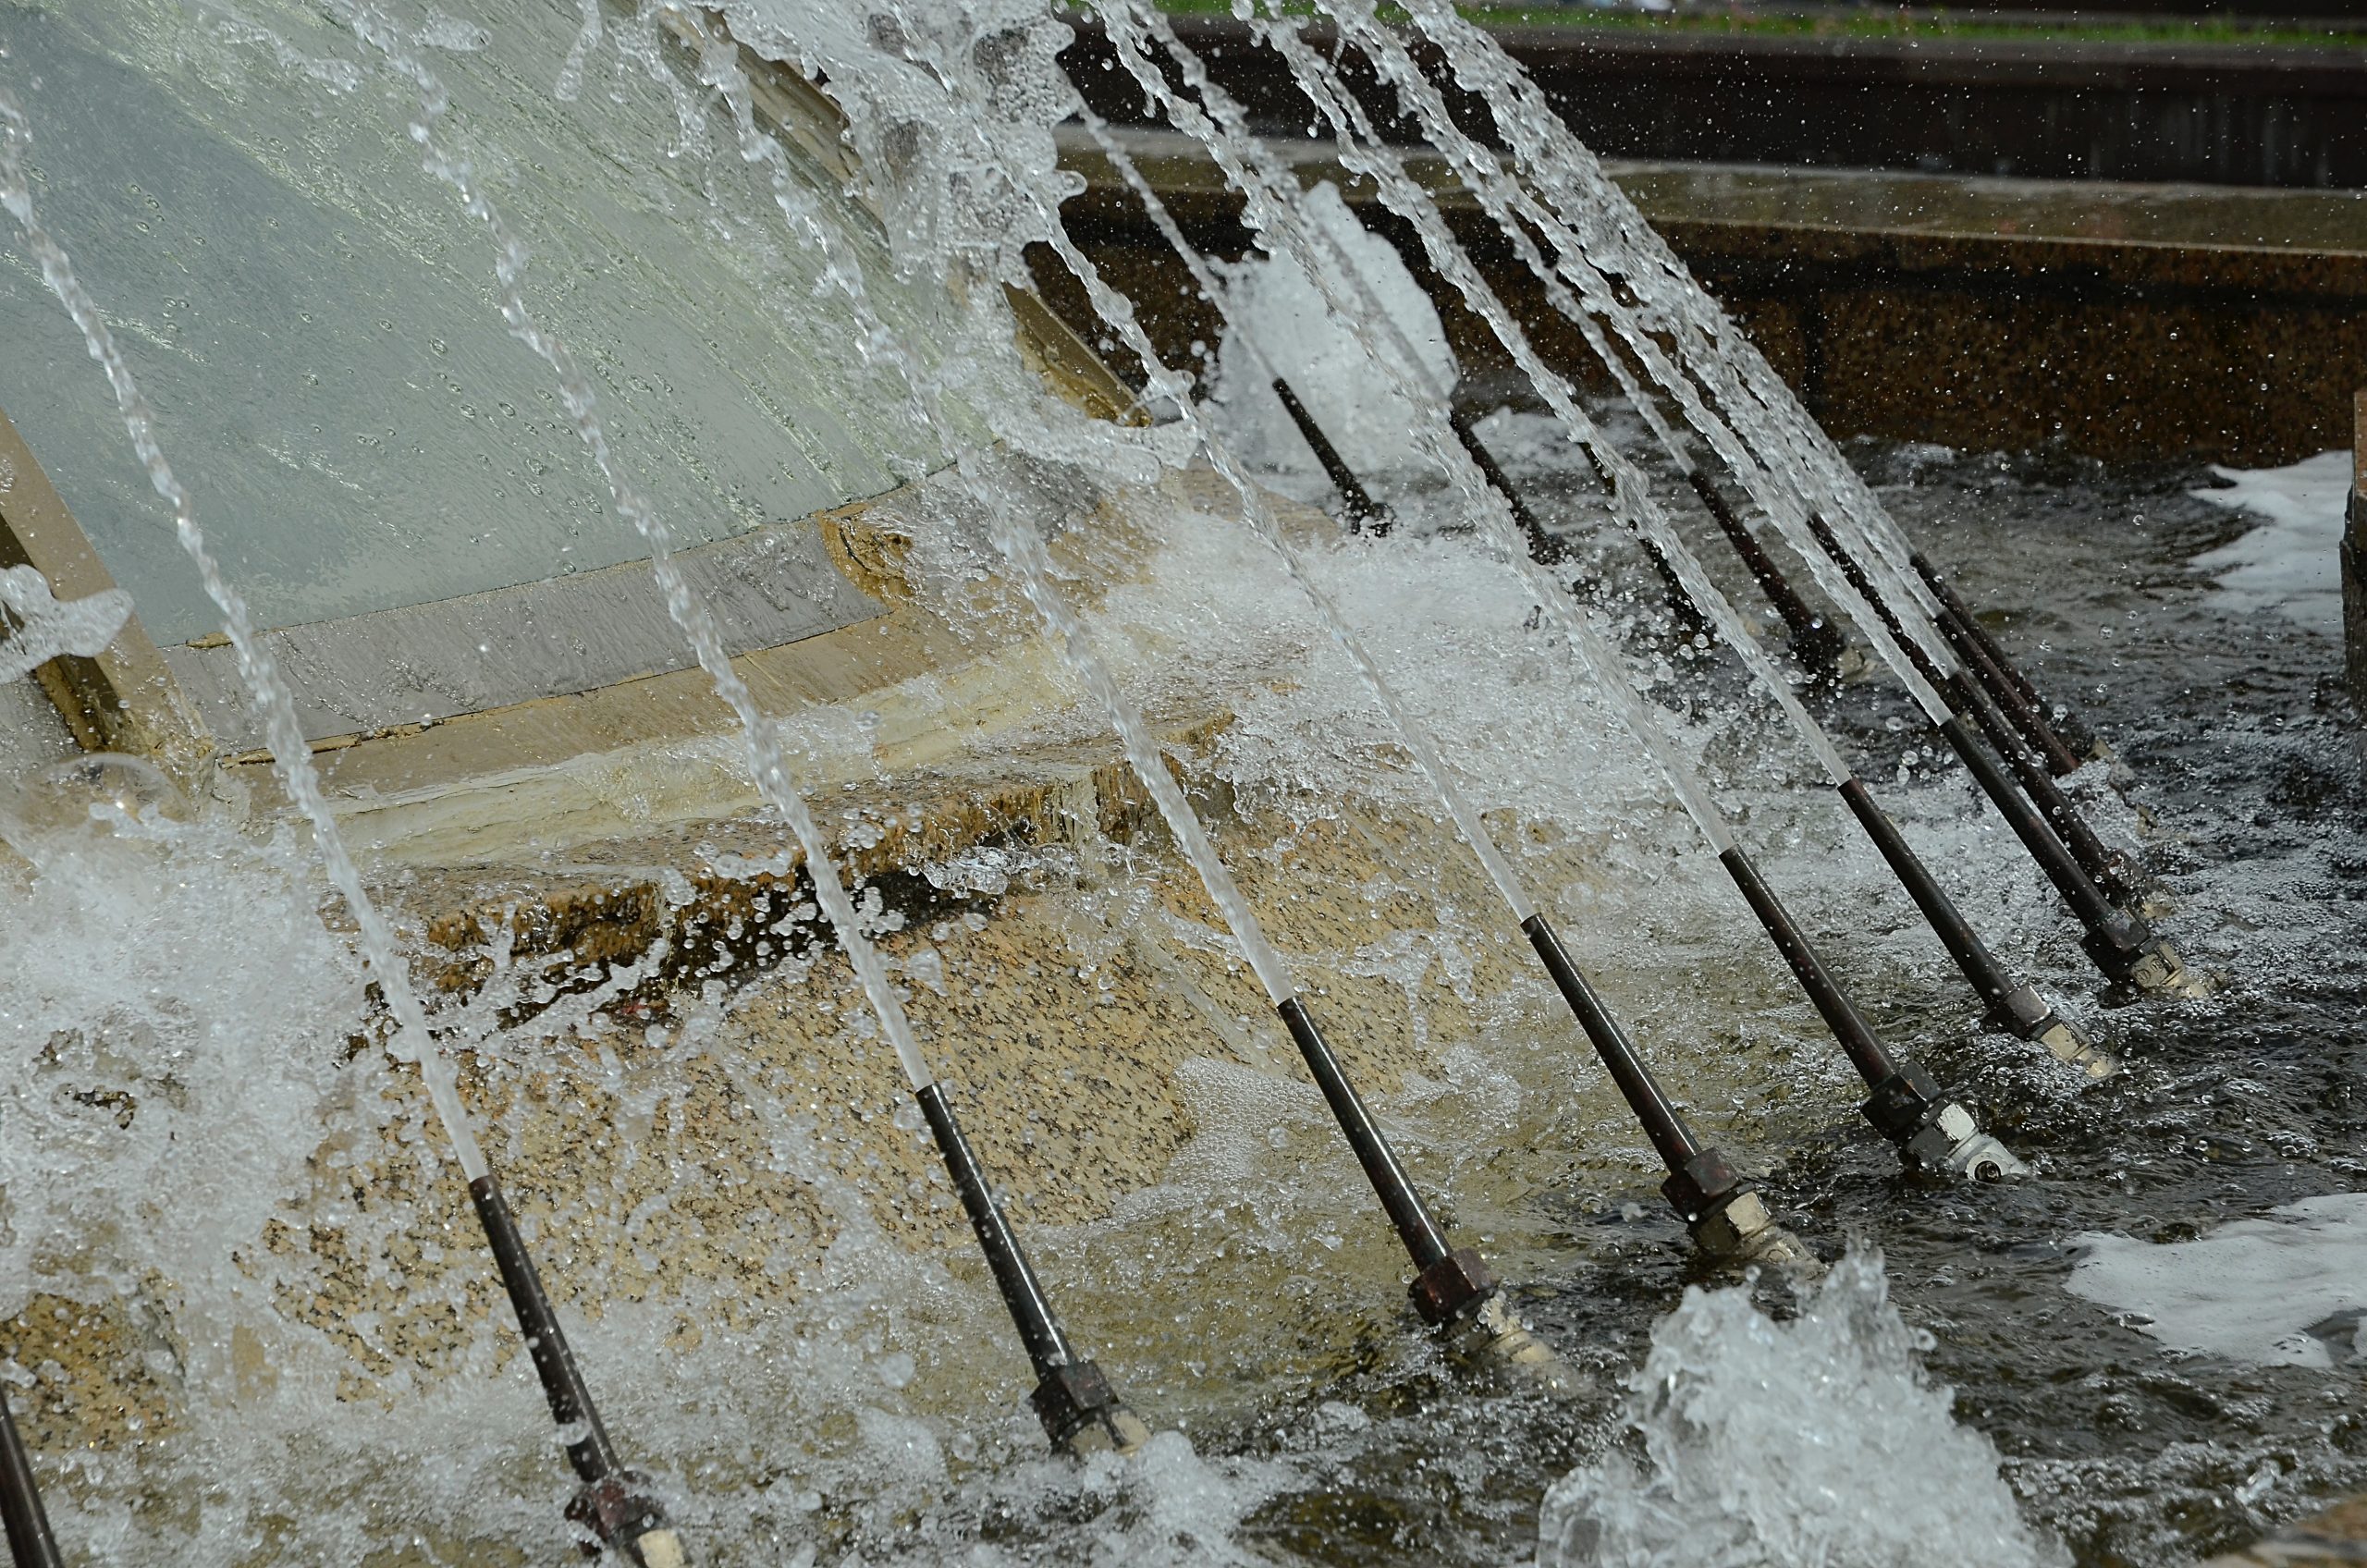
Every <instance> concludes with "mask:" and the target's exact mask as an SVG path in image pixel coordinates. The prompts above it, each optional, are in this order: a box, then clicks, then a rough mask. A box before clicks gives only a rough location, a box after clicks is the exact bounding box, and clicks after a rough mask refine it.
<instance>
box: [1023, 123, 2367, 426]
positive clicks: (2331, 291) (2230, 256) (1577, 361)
mask: <svg viewBox="0 0 2367 1568" xmlns="http://www.w3.org/2000/svg"><path fill="white" fill-rule="evenodd" d="M1128 135H1129V137H1130V141H1131V142H1132V144H1133V145H1134V147H1135V148H1136V149H1137V150H1138V153H1139V157H1138V161H1139V162H1140V164H1141V166H1142V168H1143V172H1144V174H1145V175H1146V177H1147V178H1149V179H1151V181H1152V182H1153V184H1154V185H1155V186H1156V187H1157V188H1158V189H1159V191H1160V193H1161V195H1162V197H1164V198H1165V199H1166V200H1167V202H1168V203H1169V205H1170V207H1171V209H1172V210H1173V212H1174V213H1175V215H1176V217H1177V219H1178V221H1179V222H1181V223H1182V224H1183V225H1184V228H1185V231H1186V232H1187V233H1188V234H1190V235H1191V236H1192V238H1193V239H1194V240H1195V241H1196V243H1198V244H1200V245H1202V246H1203V247H1204V248H1206V249H1208V250H1209V251H1212V252H1214V253H1216V254H1219V255H1223V256H1228V257H1230V256H1237V255H1239V254H1241V253H1242V251H1244V250H1245V248H1246V246H1247V243H1248V235H1247V234H1246V232H1245V230H1244V228H1243V227H1242V226H1241V223H1240V211H1241V204H1240V201H1239V198H1238V197H1237V196H1234V195H1233V194H1232V193H1231V192H1229V191H1227V190H1225V188H1224V186H1223V183H1222V181H1221V179H1220V178H1219V177H1218V175H1217V172H1216V171H1215V169H1214V168H1213V166H1212V165H1209V164H1208V161H1207V159H1206V157H1205V155H1203V154H1202V153H1199V151H1198V150H1197V148H1196V144H1193V143H1191V142H1189V141H1186V140H1185V139H1184V138H1182V137H1180V136H1177V135H1175V134H1173V133H1171V132H1158V131H1135V132H1129V133H1128ZM1277 151H1278V152H1279V153H1282V155H1283V156H1285V157H1286V158H1288V159H1290V160H1291V161H1292V162H1293V164H1294V166H1295V167H1296V169H1297V170H1298V173H1299V175H1300V177H1301V178H1303V179H1306V180H1310V181H1312V180H1316V179H1331V180H1334V181H1337V182H1338V183H1340V184H1341V186H1342V187H1343V190H1345V191H1346V193H1347V194H1348V196H1349V200H1350V202H1351V204H1352V205H1353V206H1355V209H1356V211H1357V213H1358V214H1359V215H1360V216H1362V217H1363V218H1364V219H1365V220H1366V221H1367V223H1368V224H1370V225H1371V226H1372V227H1373V228H1374V229H1375V230H1376V231H1378V232H1380V233H1383V234H1386V235H1389V236H1390V237H1391V238H1392V239H1394V240H1396V241H1397V243H1398V245H1399V248H1400V250H1401V251H1405V252H1406V253H1407V258H1406V259H1407V262H1408V264H1409V265H1410V266H1412V268H1413V270H1414V272H1415V274H1416V276H1417V277H1419V278H1420V279H1421V280H1422V281H1423V283H1424V284H1425V286H1426V287H1429V288H1431V290H1432V294H1433V297H1434V298H1435V297H1437V295H1438V293H1439V290H1438V288H1436V284H1435V280H1434V279H1433V278H1432V276H1431V275H1430V272H1429V267H1428V266H1427V264H1425V263H1422V261H1421V260H1420V258H1419V256H1418V254H1417V253H1415V252H1416V250H1417V248H1415V247H1412V246H1411V245H1410V243H1409V234H1408V232H1407V231H1406V230H1405V229H1404V227H1403V226H1402V225H1401V224H1399V223H1398V222H1397V221H1396V220H1395V219H1394V218H1393V217H1392V216H1391V215H1389V214H1387V213H1386V212H1385V211H1383V210H1382V209H1381V208H1380V203H1379V202H1378V200H1377V199H1376V198H1375V197H1374V195H1373V193H1372V191H1371V190H1370V189H1369V187H1367V186H1363V185H1361V184H1360V183H1358V182H1356V181H1354V180H1351V179H1349V178H1345V177H1344V175H1343V171H1342V170H1341V169H1340V168H1339V166H1338V165H1337V164H1336V162H1335V161H1334V160H1333V159H1332V157H1331V153H1330V152H1329V149H1328V145H1327V144H1321V143H1314V142H1304V141H1301V142H1289V141H1284V142H1281V143H1278V144H1277ZM1065 156H1066V158H1067V161H1068V163H1069V165H1070V166H1071V167H1073V168H1074V169H1076V170H1077V171H1078V172H1079V173H1080V174H1082V175H1084V176H1085V178H1086V180H1087V182H1088V185H1087V189H1086V190H1085V192H1084V193H1083V194H1081V195H1080V196H1078V197H1077V198H1076V199H1074V200H1073V202H1071V203H1070V204H1069V208H1068V213H1069V215H1070V217H1071V218H1072V220H1073V227H1075V229H1076V230H1077V231H1078V232H1079V234H1080V235H1081V236H1083V237H1085V238H1087V239H1089V240H1090V241H1091V243H1090V245H1089V249H1090V250H1091V251H1092V253H1093V255H1094V259H1095V261H1096V262H1097V263H1098V264H1099V265H1100V266H1101V267H1102V268H1103V269H1104V271H1105V272H1107V273H1109V274H1110V276H1112V277H1113V278H1115V279H1116V280H1117V281H1119V283H1120V284H1121V286H1122V287H1123V288H1125V289H1126V291H1127V293H1128V294H1129V295H1130V296H1132V297H1133V299H1134V301H1135V303H1136V305H1137V307H1138V308H1139V309H1140V311H1141V312H1142V314H1143V318H1144V320H1145V323H1146V325H1148V326H1149V328H1150V329H1151V331H1152V333H1153V335H1154V337H1155V339H1156V341H1157V342H1158V343H1159V347H1160V351H1161V352H1162V354H1165V355H1170V356H1178V355H1181V354H1182V353H1183V352H1184V350H1185V349H1186V348H1187V347H1188V345H1189V344H1190V343H1191V342H1192V341H1193V340H1194V339H1196V338H1197V339H1200V340H1202V341H1204V342H1214V341H1217V340H1218V339H1219V338H1220V337H1221V336H1222V331H1221V326H1220V324H1219V323H1218V322H1217V320H1216V319H1215V313H1214V312H1213V311H1212V310H1210V309H1209V308H1208V306H1206V305H1205V304H1202V303H1200V302H1199V301H1197V300H1196V299H1195V298H1194V295H1195V293H1196V290H1195V289H1194V288H1193V287H1192V285H1191V282H1190V279H1189V277H1188V276H1187V275H1186V274H1185V273H1184V269H1183V267H1182V265H1181V264H1180V263H1176V262H1174V261H1173V260H1172V259H1171V257H1170V256H1168V255H1167V253H1166V247H1165V244H1164V241H1162V240H1161V239H1159V235H1158V233H1157V231H1156V230H1155V229H1153V228H1152V227H1151V226H1150V224H1149V222H1148V220H1147V218H1145V217H1144V216H1143V214H1142V211H1141V209H1140V207H1139V206H1138V205H1136V203H1135V202H1134V199H1133V197H1132V195H1131V193H1129V192H1127V191H1126V190H1124V188H1123V186H1122V183H1121V182H1119V181H1118V180H1117V179H1116V178H1115V176H1114V173H1113V171H1111V170H1110V168H1109V167H1108V165H1107V164H1106V162H1105V161H1104V160H1103V159H1102V158H1101V157H1100V156H1099V153H1098V151H1097V150H1095V149H1094V148H1093V147H1092V145H1091V143H1090V141H1089V140H1087V139H1085V138H1083V137H1081V136H1080V137H1073V138H1072V139H1071V140H1070V141H1069V143H1068V146H1067V152H1066V154H1065ZM1406 162H1407V166H1408V170H1409V172H1410V173H1412V174H1414V175H1415V177H1416V178H1418V179H1420V180H1421V181H1422V182H1423V183H1424V184H1425V185H1426V186H1427V187H1428V188H1429V190H1431V191H1432V192H1433V194H1434V195H1435V196H1436V197H1437V199H1438V200H1439V202H1440V205H1441V210H1442V211H1443V212H1444V214H1445V215H1446V217H1447V220H1448V222H1449V224H1450V226H1451V227H1453V229H1454V231H1455V233H1456V236H1457V238H1458V239H1461V240H1462V241H1463V243H1464V244H1465V245H1466V247H1467V248H1468V249H1469V250H1470V251H1471V253H1472V255H1473V257H1474V259H1475V260H1476V261H1477V262H1478V264H1479V266H1480V267H1481V269H1482V271H1483V272H1485V273H1486V275H1487V276H1488V278H1489V280H1490V283H1491V284H1492V285H1493V286H1494V287H1495V288H1496V289H1497V291H1498V292H1499V293H1500V294H1502V296H1503V298H1504V300H1505V301H1506V302H1507V303H1508V304H1509V305H1510V306H1511V307H1512V308H1513V309H1514V311H1515V312H1516V313H1517V314H1518V316H1519V317H1520V319H1521V321H1522V323H1523V325H1524V326H1525V327H1526V328H1527V330H1528V332H1529V334H1530V336H1531V337H1532V339H1533V340H1534V341H1535V342H1536V343H1537V345H1538V347H1539V349H1540V351H1542V352H1543V353H1544V354H1545V355H1546V357H1547V359H1548V361H1550V362H1552V363H1555V364H1558V365H1560V366H1562V367H1563V368H1564V369H1565V370H1566V371H1568V372H1569V373H1570V374H1573V375H1575V376H1576V377H1577V378H1578V379H1580V380H1582V381H1586V382H1588V383H1591V384H1594V385H1598V386H1602V387H1604V388H1605V389H1608V387H1609V385H1610V384H1609V378H1608V377H1607V376H1605V375H1603V374H1601V373H1600V370H1599V369H1598V368H1597V367H1596V366H1595V364H1594V362H1593V360H1592V356H1591V354H1590V353H1589V352H1588V349H1587V348H1586V345H1585V342H1584V340H1583V338H1582V337H1580V336H1579V335H1578V333H1577V332H1576V329H1575V328H1572V327H1570V326H1569V325H1566V324H1564V323H1563V322H1561V321H1560V319H1559V317H1558V316H1557V315H1556V313H1555V312H1553V311H1552V310H1551V307H1550V306H1549V305H1548V303H1547V302H1546V300H1545V299H1544V297H1543V292H1542V290H1541V289H1540V288H1539V287H1538V285H1537V284H1536V283H1535V281H1534V279H1533V278H1531V277H1530V276H1529V275H1528V273H1527V269H1526V268H1524V267H1523V266H1522V265H1521V264H1520V263H1519V261H1518V260H1517V258H1515V256H1514V255H1513V253H1512V251H1511V249H1510V247H1509V246H1508V245H1506V244H1505V243H1504V241H1503V240H1502V237H1501V236H1500V235H1499V234H1498V233H1497V231H1496V229H1495V227H1494V225H1493V224H1492V223H1491V222H1490V221H1489V219H1488V218H1487V216H1486V214H1484V213H1481V212H1480V211H1479V210H1478V206H1477V203H1476V202H1473V201H1472V200H1471V199H1470V197H1469V196H1468V195H1467V194H1466V192H1464V191H1463V190H1462V189H1461V188H1460V186H1459V185H1458V184H1456V183H1455V181H1454V180H1453V178H1452V176H1451V175H1450V173H1449V171H1448V170H1447V169H1446V167H1445V166H1444V165H1443V162H1442V161H1441V159H1439V158H1438V157H1437V156H1435V155H1434V154H1429V153H1420V152H1411V151H1409V153H1407V154H1406ZM1611 173H1612V175H1613V178H1615V179H1617V180H1618V181H1619V183H1620V185H1621V186H1622V187H1623V188H1624V189H1625V190H1626V191H1627V192H1628V194H1629V195H1630V196H1631V197H1632V198H1633V199H1634V200H1635V202H1637V206H1638V207H1639V208H1640V209H1641V210H1642V212H1643V214H1644V215H1645V216H1646V217H1647V218H1649V219H1650V221H1651V223H1652V225H1653V227H1656V228H1658V229H1659V230H1660V231H1661V232H1662V234H1663V235H1664V236H1665V237H1666V238H1667V239H1668V241H1669V243H1670V244H1671V245H1672V246H1673V247H1674V249H1675V250H1676V251H1677V253H1678V254H1679V255H1680V256H1681V257H1682V258H1683V259H1684V260H1685V262H1686V264H1687V265H1688V266H1689V267H1691V268H1692V270H1693V272H1694V275H1695V276H1697V277H1699V279H1700V280H1701V282H1702V284H1703V285H1704V287H1706V288H1708V289H1709V290H1710V292H1711V294H1712V295H1714V296H1715V297H1716V298H1717V299H1718V300H1719V301H1720V302H1721V303H1722V304H1723V305H1724V306H1725V307H1726V309H1727V310H1728V311H1729V312H1732V313H1733V314H1734V315H1735V317H1736V318H1737V320H1738V321H1739V322H1740V323H1741V325H1743V327H1744V329H1745V330H1746V331H1747V332H1748V333H1749V335H1750V337H1751V338H1752V340H1753V341H1754V342H1756V343H1757V344H1758V345H1759V346H1760V349H1761V351H1762V352H1764V353H1765V354H1766V355H1767V357H1768V359H1769V361H1771V362H1772V364H1773V366H1774V367H1775V369H1776V370H1777V372H1778V373H1780V374H1782V375H1783V376H1784V378H1785V379H1786V380H1787V381H1789V382H1790V383H1791V384H1792V386H1794V387H1795V388H1797V390H1798V391H1799V392H1800V394H1801V396H1802V398H1803V399H1804V401H1805V402H1806V403H1807V405H1808V407H1809V411H1810V412H1812V413H1813V414H1815V415H1816V416H1817V417H1818V419H1819V420H1821V422H1822V423H1823V424H1824V425H1825V427H1826V428H1827V429H1829V430H1831V431H1833V432H1834V434H1835V435H1858V434H1871V435H1888V436H1894V437H1896V438H1899V439H1904V440H1923V441H1941V442H1946V443H1948V444H1950V445H1954V446H1962V447H2028V446H2034V445H2041V444H2045V443H2050V442H2055V443H2061V444H2063V445H2065V446H2067V447H2070V448H2071V449H2072V450H2075V451H2079V452H2084V453H2089V454H2091V455H2094V456H2098V457H2104V458H2115V459H2131V458H2172V459H2191V458H2207V459H2213V460H2217V461H2226V462H2237V463H2254V464H2262V463H2277V462H2289V461H2293V460H2295V459H2300V458H2302V457H2307V456H2309V455H2311V454H2312V453H2316V452H2321V451H2324V450H2325V449H2326V448H2327V447H2332V446H2336V445H2339V444H2341V443H2343V442H2345V441H2347V440H2348V439H2349V434H2350V397H2351V393H2352V390H2353V389H2354V388H2355V387H2357V386H2359V385H2360V383H2361V380H2362V379H2363V378H2367V195H2362V194H2361V193H2360V192H2355V191H2346V192H2330V191H2329V192H2317V191H2306V192H2305V191H2268V190H2213V189H2206V188H2201V187H2194V186H2103V185H2096V184H2080V185H2066V184H2057V183H2052V182H2047V181H2038V180H2004V179H1971V178H1944V177H1932V176H1919V175H1898V174H1864V173H1841V172H1834V171H1810V170H1778V169H1767V168H1746V167H1717V166H1706V165H1675V164H1625V165H1622V164H1613V165H1611ZM1038 276H1039V278H1040V279H1041V281H1042V286H1043V288H1044V289H1045V292H1046V296H1047V298H1048V299H1050V300H1052V301H1053V302H1054V303H1055V304H1056V305H1057V306H1059V307H1060V308H1061V309H1062V310H1063V311H1065V312H1069V313H1070V315H1071V317H1072V319H1073V320H1075V321H1076V322H1078V324H1079V325H1080V328H1081V329H1082V327H1083V326H1084V325H1085V324H1086V323H1087V321H1088V320H1089V312H1086V311H1085V308H1084V301H1083V300H1082V299H1081V297H1080V295H1079V294H1078V292H1077V290H1076V289H1075V288H1074V287H1073V285H1070V284H1067V283H1065V282H1064V281H1063V280H1062V279H1061V277H1060V276H1057V273H1056V269H1054V268H1051V267H1039V269H1038ZM1443 316H1444V319H1445V323H1446V326H1447V331H1448V334H1449V337H1450V338H1451V340H1452V341H1453V344H1454V347H1455V350H1456V353H1457V354H1458V356H1460V357H1461V359H1462V360H1463V361H1464V364H1465V366H1466V371H1467V373H1468V374H1469V378H1470V379H1469V383H1468V386H1467V389H1466V390H1467V393H1468V395H1470V396H1473V397H1478V398H1496V397H1520V396H1523V395H1524V391H1523V389H1522V388H1521V387H1520V386H1518V384H1517V382H1516V381H1515V379H1514V373H1513V371H1512V368H1511V366H1510V363H1509V361H1508V360H1507V358H1506V356H1505V355H1504V354H1503V352H1502V349H1501V348H1499V347H1498V346H1497V344H1496V343H1495V340H1494V337H1493V335H1492V334H1491V333H1490V332H1489V331H1488V329H1487V327H1486V325H1485V324H1484V323H1482V322H1480V321H1479V320H1478V318H1477V317H1476V316H1475V315H1473V314H1472V313H1471V312H1468V311H1467V310H1466V309H1464V308H1463V307H1462V305H1461V304H1460V302H1459V301H1453V302H1450V303H1449V305H1448V306H1447V308H1446V309H1445V311H1444V312H1443Z"/></svg>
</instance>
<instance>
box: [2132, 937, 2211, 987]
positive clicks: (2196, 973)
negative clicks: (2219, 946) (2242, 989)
mask: <svg viewBox="0 0 2367 1568" xmlns="http://www.w3.org/2000/svg"><path fill="white" fill-rule="evenodd" d="M2125 978H2127V980H2128V983H2129V984H2130V985H2132V986H2136V987H2137V988H2138V989H2139V990H2140V991H2143V992H2144V993H2146V994H2147V995H2148V996H2155V997H2185V998H2189V999H2193V998H2201V997H2207V996H2210V995H2212V994H2213V993H2214V992H2215V991H2217V990H2218V989H2219V984H2220V983H2219V978H2218V976H2216V975H2214V974H2211V973H2210V972H2208V971H2207V970H2201V969H2195V968H2191V967H2189V965H2188V963H2187V962H2186V960H2185V959H2183V958H2180V957H2179V956H2178V950H2177V949H2176V948H2174V947H2172V946H2170V944H2169V943H2168V942H2166V941H2164V940H2162V939H2161V938H2159V937H2156V938H2155V939H2154V940H2152V942H2149V943H2147V944H2146V946H2145V949H2144V950H2143V951H2141V952H2140V953H2139V954H2138V955H2137V962H2134V963H2132V964H2130V965H2129V967H2128V974H2127V975H2126V976H2125Z"/></svg>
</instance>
